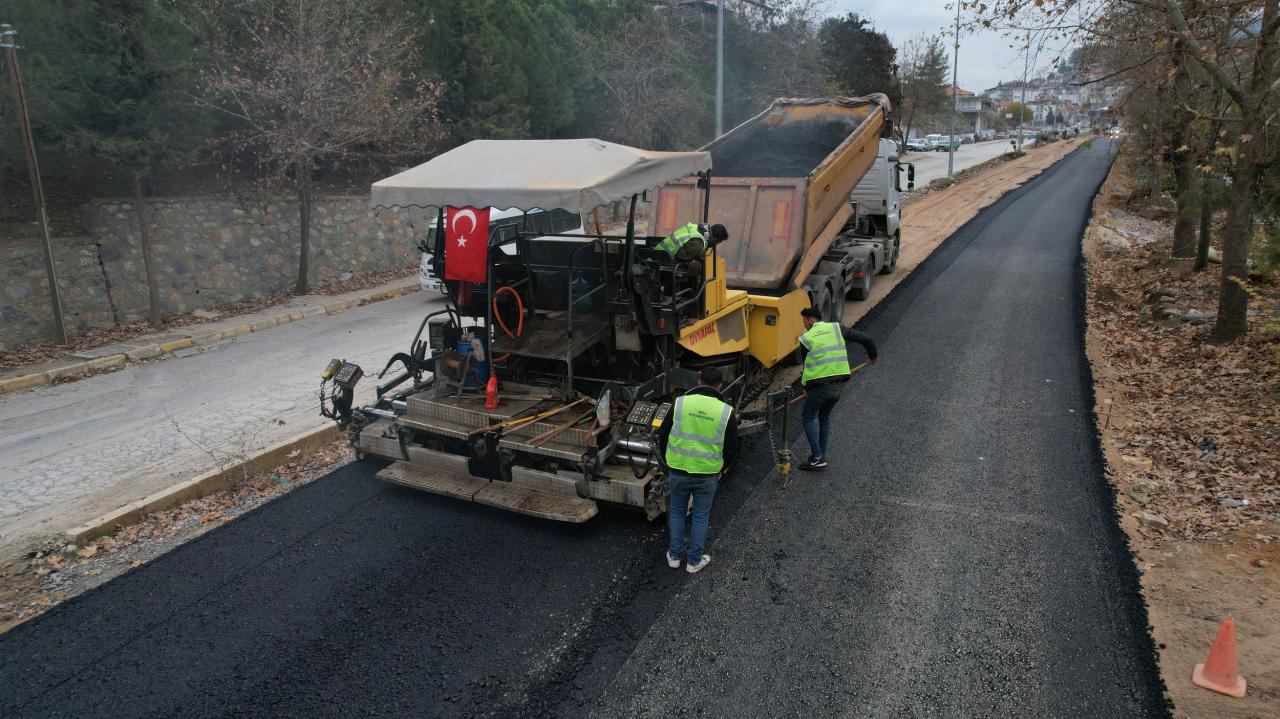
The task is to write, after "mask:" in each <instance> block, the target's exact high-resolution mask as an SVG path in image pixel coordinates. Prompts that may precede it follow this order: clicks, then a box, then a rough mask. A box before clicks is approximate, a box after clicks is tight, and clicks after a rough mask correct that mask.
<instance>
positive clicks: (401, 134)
mask: <svg viewBox="0 0 1280 719" xmlns="http://www.w3.org/2000/svg"><path fill="white" fill-rule="evenodd" d="M381 8H382V5H381V4H380V3H377V2H373V1H362V0H202V4H201V6H200V9H201V14H200V16H201V19H202V21H203V24H204V26H205V27H204V32H205V36H206V37H207V38H208V41H209V47H208V57H209V67H208V69H207V70H206V72H205V74H204V77H203V87H204V95H203V97H202V98H201V101H202V102H203V103H205V104H207V105H209V106H211V107H214V108H216V109H218V110H220V111H222V112H224V113H226V114H227V115H229V116H231V117H233V118H235V120H236V121H238V122H237V129H236V130H235V131H234V132H233V133H232V134H231V135H230V138H231V144H232V146H233V148H234V149H236V150H238V151H241V152H245V153H247V154H251V155H254V156H256V158H257V159H258V162H259V163H260V164H261V165H262V166H264V167H266V168H268V169H269V170H270V171H271V173H272V175H273V176H274V177H275V178H276V179H278V180H280V181H283V182H285V183H286V184H289V185H291V186H292V187H293V189H294V191H295V193H296V194H297V198H298V212H299V218H298V219H299V232H300V235H299V236H300V249H299V253H298V277H297V281H296V283H295V285H294V292H295V293H298V294H303V293H305V292H306V291H307V287H308V266H307V265H308V256H309V254H310V240H311V207H312V199H313V195H314V191H315V188H314V184H313V175H314V173H315V171H316V170H317V168H318V165H319V163H321V162H324V163H325V164H326V165H333V164H337V163H340V162H342V161H344V160H352V159H355V158H360V157H363V158H367V157H371V156H374V155H382V156H390V155H394V154H403V153H405V152H408V151H413V152H421V151H422V150H423V148H424V147H430V146H431V145H432V144H433V142H434V141H435V140H436V139H437V128H436V127H435V121H434V117H435V108H436V105H437V103H438V101H439V98H440V93H441V87H440V86H439V85H437V84H431V83H425V82H419V81H416V80H415V78H414V77H413V76H412V75H411V74H409V73H407V72H406V71H405V68H412V67H415V66H416V59H417V55H416V40H417V37H416V34H415V32H414V27H415V22H414V18H413V17H411V16H409V15H407V14H405V13H396V14H392V13H388V12H384V11H383V10H382V9H381Z"/></svg>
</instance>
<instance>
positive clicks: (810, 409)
mask: <svg viewBox="0 0 1280 719" xmlns="http://www.w3.org/2000/svg"><path fill="white" fill-rule="evenodd" d="M843 387H844V385H843V384H840V383H836V382H832V383H829V384H819V385H814V386H812V387H809V388H806V389H805V391H804V408H803V409H802V410H801V411H800V419H802V420H803V421H804V434H805V437H807V438H808V439H809V456H810V457H825V456H827V439H828V438H829V437H830V436H831V408H832V407H835V406H836V400H838V399H840V390H841V389H842V388H843Z"/></svg>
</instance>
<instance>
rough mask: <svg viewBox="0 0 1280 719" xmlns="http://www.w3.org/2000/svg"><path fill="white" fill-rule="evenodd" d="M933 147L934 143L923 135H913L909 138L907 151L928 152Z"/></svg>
mask: <svg viewBox="0 0 1280 719" xmlns="http://www.w3.org/2000/svg"><path fill="white" fill-rule="evenodd" d="M932 149H933V144H932V143H930V142H929V141H928V140H926V139H924V138H923V137H913V138H911V139H910V140H907V152H928V151H930V150H932Z"/></svg>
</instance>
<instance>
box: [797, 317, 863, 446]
mask: <svg viewBox="0 0 1280 719" xmlns="http://www.w3.org/2000/svg"><path fill="white" fill-rule="evenodd" d="M800 317H801V319H802V320H803V322H804V326H805V332H804V334H802V335H800V351H801V353H802V354H803V355H804V372H803V374H801V375H800V383H801V384H802V385H804V408H803V409H802V410H801V412H800V417H801V419H802V420H803V422H804V433H805V436H806V437H807V438H808V439H809V459H807V460H805V461H804V462H803V463H801V464H800V469H803V470H805V471H807V472H813V471H818V470H823V469H826V468H827V439H828V437H830V436H831V410H832V408H833V407H835V406H836V401H837V400H839V399H840V391H841V390H842V389H843V388H844V384H845V383H846V382H848V381H849V378H850V377H851V376H852V372H851V371H850V368H849V350H848V348H847V346H846V344H845V343H846V342H847V341H851V342H857V343H858V344H860V345H862V348H863V349H865V350H866V351H867V363H868V364H875V363H876V356H877V355H876V343H875V342H874V341H872V339H871V338H870V337H868V336H867V335H865V334H863V333H861V332H859V331H857V330H855V329H852V328H845V327H841V326H840V323H839V322H823V321H822V313H821V312H820V311H818V309H817V308H815V307H806V308H804V309H803V310H801V311H800Z"/></svg>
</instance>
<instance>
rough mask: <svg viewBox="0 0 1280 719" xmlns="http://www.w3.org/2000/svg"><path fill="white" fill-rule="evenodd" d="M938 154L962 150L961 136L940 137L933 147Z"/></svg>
mask: <svg viewBox="0 0 1280 719" xmlns="http://www.w3.org/2000/svg"><path fill="white" fill-rule="evenodd" d="M933 149H934V150H936V151H938V152H947V151H948V150H958V149H960V136H959V135H957V136H955V137H951V136H949V135H938V142H937V144H935V145H934V146H933Z"/></svg>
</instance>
